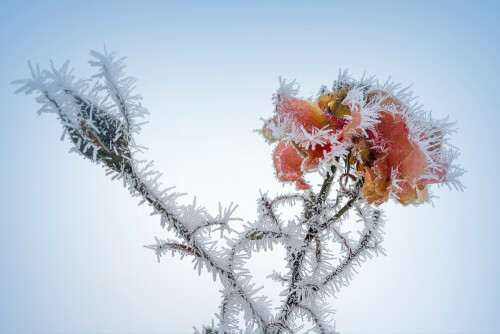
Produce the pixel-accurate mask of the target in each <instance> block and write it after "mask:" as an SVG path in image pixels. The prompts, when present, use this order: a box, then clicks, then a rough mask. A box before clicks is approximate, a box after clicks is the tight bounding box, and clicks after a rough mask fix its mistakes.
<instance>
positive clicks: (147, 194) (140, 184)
mask: <svg viewBox="0 0 500 334" xmlns="http://www.w3.org/2000/svg"><path fill="white" fill-rule="evenodd" d="M129 177H130V178H131V180H132V181H133V182H132V185H133V187H134V189H135V190H136V191H137V192H139V193H140V194H141V195H142V196H143V197H144V199H145V200H146V201H148V202H149V203H150V204H151V205H152V206H153V208H155V209H156V210H157V211H158V212H160V213H161V214H162V215H164V216H165V217H166V218H167V219H168V221H170V222H171V223H172V226H173V227H174V229H175V231H176V232H177V234H178V235H179V236H181V237H182V238H184V239H185V240H186V241H187V243H188V244H190V245H191V247H192V248H193V250H194V251H195V252H197V253H198V254H199V257H200V258H203V259H205V260H206V261H207V262H208V264H209V265H210V266H211V267H213V268H215V269H216V270H217V271H218V272H219V273H220V274H221V275H223V276H225V277H226V278H227V279H228V281H229V282H230V284H231V286H232V289H233V290H234V291H235V292H236V293H238V294H239V295H240V296H241V298H242V299H243V300H244V301H245V302H246V303H247V304H248V307H249V308H250V310H251V311H252V314H253V315H254V317H255V319H256V320H257V321H258V323H259V325H260V327H261V328H265V326H266V325H267V322H266V320H265V319H264V317H263V316H262V315H261V314H259V312H258V311H257V310H256V308H255V306H254V305H253V302H252V300H251V299H250V297H249V296H247V295H246V293H245V291H244V290H243V289H242V288H241V287H240V286H239V284H238V282H237V281H236V278H235V276H234V274H233V273H232V272H231V271H228V270H226V269H224V268H222V267H221V266H220V265H219V264H218V263H217V262H215V261H214V260H213V259H212V257H211V256H210V255H209V254H208V253H207V252H206V251H205V250H204V249H203V248H201V247H200V246H199V245H198V243H197V241H196V239H195V238H194V237H193V235H192V233H190V232H189V230H188V229H187V228H186V227H185V226H184V224H183V223H182V222H181V221H180V220H179V219H178V218H177V217H175V215H174V214H173V213H171V212H170V211H169V210H168V209H167V208H166V207H164V206H163V204H162V203H161V200H160V199H158V198H156V196H154V194H152V193H151V191H150V190H149V188H148V187H147V185H146V184H145V182H144V181H143V180H142V179H141V178H140V177H139V176H138V175H137V173H136V172H135V170H134V169H133V168H131V170H130V173H129Z"/></svg>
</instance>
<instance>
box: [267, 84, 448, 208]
mask: <svg viewBox="0 0 500 334" xmlns="http://www.w3.org/2000/svg"><path fill="white" fill-rule="evenodd" d="M275 102H276V103H275V104H276V109H275V112H276V115H275V116H274V117H273V118H271V119H269V120H267V121H265V124H264V127H263V129H262V134H263V136H264V137H265V138H266V139H267V140H268V141H269V142H271V143H273V142H279V143H278V146H277V147H276V149H275V151H274V155H273V160H274V165H275V168H276V172H277V176H278V179H279V180H280V181H282V182H295V183H296V186H297V188H298V189H309V188H310V186H309V185H308V184H307V183H306V181H305V180H304V178H303V176H304V174H305V173H309V172H312V171H315V170H317V169H318V166H319V165H320V164H322V163H327V164H328V163H331V162H332V155H331V154H330V153H331V152H332V151H333V150H335V149H337V148H338V147H339V146H341V145H343V146H345V147H347V148H348V156H349V162H350V163H351V165H352V166H353V167H354V170H355V173H356V174H357V176H358V177H362V178H364V183H363V187H362V189H361V194H362V197H363V199H364V200H365V201H367V202H368V203H370V204H371V203H374V204H376V205H380V204H382V203H384V202H386V201H387V200H388V199H389V198H390V197H394V198H395V199H397V200H398V201H399V202H400V203H402V204H404V205H407V204H420V203H423V202H424V201H426V200H427V199H428V198H429V196H428V189H427V185H429V184H431V183H440V182H446V181H447V179H446V174H447V171H448V169H449V163H448V162H447V161H446V159H444V158H445V154H443V152H442V150H443V148H442V147H443V131H442V130H441V129H440V127H439V126H437V125H435V124H433V122H432V120H431V121H429V120H428V119H426V118H425V117H422V115H420V114H419V113H418V112H415V111H414V110H413V109H412V108H410V107H409V106H408V104H407V103H405V102H404V101H402V99H400V98H398V97H397V96H396V95H395V94H394V93H391V92H387V91H384V90H383V89H379V88H378V87H376V86H375V87H374V88H372V87H371V86H369V85H363V84H355V83H352V82H347V83H346V82H337V83H336V84H335V86H334V89H333V90H332V92H327V93H323V94H320V95H319V97H318V98H317V99H316V101H307V100H304V99H300V98H297V97H295V96H294V95H293V94H290V93H289V92H287V91H286V90H284V89H280V91H279V92H278V93H277V94H276V97H275Z"/></svg>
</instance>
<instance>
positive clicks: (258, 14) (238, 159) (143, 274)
mask: <svg viewBox="0 0 500 334" xmlns="http://www.w3.org/2000/svg"><path fill="white" fill-rule="evenodd" d="M499 10H500V3H499V2H495V1H491V2H488V1H469V2H464V1H414V2H409V1H408V2H399V1H385V2H381V1H352V2H346V1H323V2H322V1H307V2H306V1H304V2H296V1H281V2H280V1H252V2H210V3H209V2H196V1H157V2H154V1H149V2H139V1H135V2H134V1H121V2H118V1H43V2H41V1H40V2H37V1H2V2H1V3H0V46H1V49H2V52H1V53H0V100H1V101H2V110H1V111H0V113H1V114H0V115H1V118H0V119H1V121H0V176H1V188H0V333H13V332H19V333H21V332H22V333H56V332H57V333H63V332H64V333H160V332H161V333H179V334H183V333H190V332H192V326H196V327H198V328H200V327H201V326H202V325H203V324H207V323H209V322H210V321H211V319H212V318H213V314H214V313H215V312H216V311H217V307H218V304H219V302H220V296H219V289H220V288H221V287H220V285H219V283H218V282H216V283H214V282H213V281H212V279H211V277H210V276H209V275H206V274H205V275H202V276H201V277H198V275H197V273H196V272H195V271H193V270H192V263H191V262H190V261H186V259H183V260H180V259H179V258H178V257H177V258H170V257H167V258H166V259H165V260H164V261H162V262H161V263H160V264H158V263H157V261H156V257H155V256H154V254H153V253H152V252H151V251H150V250H147V249H145V248H143V247H142V246H143V245H147V244H151V243H154V236H159V237H162V236H163V235H164V234H165V231H163V230H162V229H161V227H160V224H159V219H158V218H157V217H155V216H152V217H151V216H149V213H150V211H149V208H147V207H146V206H138V205H137V204H138V200H137V199H134V198H131V197H130V195H129V194H128V192H127V191H126V190H125V189H124V188H123V186H122V185H121V184H120V183H119V182H113V181H111V180H110V179H109V178H108V177H107V176H105V173H104V170H102V168H100V167H98V166H96V165H92V164H90V163H89V162H88V161H85V160H83V159H81V158H80V157H79V156H77V155H76V154H68V151H69V149H70V147H71V146H70V144H69V142H67V141H64V142H61V141H60V140H59V139H60V137H61V134H62V128H61V126H60V124H59V123H58V122H57V120H56V119H55V117H54V115H42V116H40V117H39V116H37V114H36V110H37V109H38V106H37V105H36V103H35V101H34V98H33V96H24V95H15V94H14V90H15V89H16V87H15V86H12V85H11V84H10V83H11V82H12V81H13V80H16V79H22V78H25V77H28V76H29V70H28V67H27V61H28V60H31V61H32V62H34V63H40V66H42V67H44V68H45V67H48V66H49V61H50V60H53V61H54V63H55V64H56V65H57V64H58V65H62V63H63V62H64V61H65V60H66V59H69V60H70V61H71V64H72V66H74V68H75V72H74V73H75V75H76V76H78V77H80V76H81V77H90V76H91V75H92V74H93V72H92V68H91V67H90V65H89V64H88V63H87V61H88V60H89V59H90V56H89V51H90V50H93V49H95V50H98V51H101V50H102V49H103V45H104V44H106V46H107V48H108V49H109V50H114V51H117V52H118V54H119V55H121V56H126V57H127V60H126V63H127V69H126V71H127V73H128V74H130V75H133V76H135V77H136V78H137V79H138V83H137V92H138V93H141V94H142V95H143V97H144V105H145V106H146V107H148V108H149V110H150V112H151V115H150V117H149V123H148V124H147V125H145V126H144V127H143V130H142V133H141V134H140V135H139V136H138V138H137V142H139V143H141V144H143V145H145V146H147V147H148V148H149V150H148V151H147V152H146V153H145V154H144V157H145V158H147V159H152V160H155V162H156V168H157V169H158V170H160V171H162V172H163V173H164V177H163V180H164V183H165V185H174V186H176V187H177V189H178V190H179V191H181V192H186V193H187V194H188V195H187V196H186V201H191V200H192V198H193V196H196V198H197V202H198V203H200V204H202V205H204V206H206V207H207V208H208V209H209V211H211V212H216V209H217V205H218V203H219V202H222V203H223V204H229V203H231V202H235V203H237V204H238V205H239V208H238V210H237V215H238V216H240V217H242V218H243V219H244V220H245V221H252V220H253V219H255V218H256V202H255V201H256V198H257V196H258V194H259V189H262V190H269V192H270V193H271V194H276V193H280V192H288V191H291V190H293V187H292V186H285V187H283V186H282V185H281V184H279V183H278V181H277V180H276V179H275V178H274V174H273V166H272V163H271V153H272V149H273V147H271V146H269V145H267V144H266V143H265V142H264V141H263V140H262V138H261V137H259V136H258V134H256V133H255V132H253V130H254V129H258V128H260V127H261V125H262V123H261V120H260V118H261V117H269V116H270V115H271V113H272V109H273V106H272V102H271V96H272V94H273V92H274V91H275V90H276V89H277V88H278V84H279V82H278V78H279V77H280V76H282V77H284V78H287V79H289V80H293V79H297V81H298V82H299V83H300V84H301V94H302V95H304V96H310V95H315V94H316V92H317V90H318V89H319V87H320V86H321V85H327V86H330V85H331V83H332V81H333V80H334V79H335V78H336V77H337V73H338V71H339V69H340V68H342V69H346V68H348V69H349V70H350V72H352V73H353V75H354V76H355V77H357V78H359V77H361V76H362V74H363V73H364V72H365V71H366V73H367V74H369V75H376V76H377V77H378V78H379V79H380V80H381V81H385V80H386V79H387V78H388V77H390V76H391V77H392V80H394V81H396V82H401V83H403V84H404V85H409V84H413V86H412V90H413V91H414V92H415V94H416V95H418V96H419V101H420V102H421V103H423V104H424V105H425V107H426V108H427V109H429V110H432V113H433V115H434V116H435V117H437V118H443V117H446V116H449V117H450V120H452V121H456V127H457V132H456V133H455V134H454V136H453V137H452V140H451V143H452V144H453V145H455V146H456V147H457V148H459V149H460V151H461V157H460V158H459V162H460V163H461V165H462V166H463V167H464V168H465V169H466V170H467V173H466V175H465V176H464V177H463V179H462V182H463V183H464V184H465V186H466V187H467V189H466V190H465V191H464V192H458V191H453V190H450V189H448V188H446V187H442V188H435V189H434V194H435V195H437V196H439V198H437V199H435V200H434V206H432V205H422V206H419V207H403V206H401V205H398V204H395V203H387V204H386V205H384V210H385V212H386V216H387V223H386V228H385V233H386V235H385V241H384V246H385V248H386V251H387V256H385V257H384V256H382V257H378V258H374V259H372V260H370V261H368V262H367V263H365V264H363V266H362V267H361V268H360V269H359V274H358V275H356V277H355V278H354V280H353V282H352V283H351V285H350V286H349V287H347V288H344V289H343V290H342V291H340V292H339V293H338V294H337V296H336V298H335V299H332V300H331V304H332V307H333V308H335V309H336V316H335V319H336V326H337V330H339V331H341V332H344V333H497V332H500V322H498V310H499V309H500V286H499V283H498V282H500V269H499V268H498V265H497V263H498V258H499V256H500V244H499V242H498V236H499V235H500V227H499V219H498V218H497V210H498V197H496V196H498V189H499V187H500V184H499V181H498V179H497V178H496V173H497V170H498V167H497V164H498V163H499V162H500V159H499V153H500V152H499V149H498V147H497V146H496V145H497V143H498V142H499V140H500V137H499V131H498V127H499V124H500V116H499V115H500V112H499V108H498V105H499V103H498V92H499V89H500V87H499V84H498V77H499V76H500V66H499V65H498V54H499V48H500V43H499V42H500V38H499V37H500V26H499V24H498V18H497V16H498V13H499ZM483 164H485V165H484V166H483ZM278 253H279V252H278ZM260 256H261V257H262V254H260ZM265 256H266V259H267V260H268V261H267V262H266V264H265V265H264V266H263V267H258V268H257V269H256V274H260V273H261V271H263V270H265V269H269V268H272V267H273V265H274V264H275V263H274V261H279V260H280V257H279V254H270V255H265ZM257 257H258V256H257ZM266 266H267V267H266ZM276 266H278V263H276ZM274 292H275V291H274ZM269 293H270V294H272V293H273V291H270V292H269Z"/></svg>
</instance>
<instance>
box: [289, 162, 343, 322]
mask: <svg viewBox="0 0 500 334" xmlns="http://www.w3.org/2000/svg"><path fill="white" fill-rule="evenodd" d="M331 171H332V172H331V173H328V174H327V175H326V178H325V180H324V181H323V184H322V186H321V190H320V192H319V194H318V196H317V197H316V198H315V197H314V194H312V196H311V198H312V199H313V201H314V204H309V205H307V206H306V210H305V216H306V218H307V219H310V218H312V217H313V216H314V214H316V213H317V212H318V205H321V204H323V203H324V202H325V200H326V198H327V197H328V195H329V193H330V189H331V187H332V183H333V178H334V176H335V172H336V171H337V168H336V167H335V166H332V169H331ZM309 203H310V202H309ZM306 204H307V202H306ZM317 233H318V229H317V228H316V227H315V226H310V227H309V230H308V231H307V234H306V236H305V238H304V244H305V245H304V246H303V248H302V250H301V251H300V252H299V253H298V254H297V256H296V257H295V259H292V260H293V268H292V279H291V282H290V287H289V288H288V297H287V299H286V301H285V305H284V307H283V308H282V309H281V314H280V317H279V321H280V322H282V323H285V322H286V321H287V319H288V317H289V316H290V313H291V311H292V309H293V308H294V307H295V306H296V305H297V304H298V294H297V283H298V282H299V281H300V280H301V275H300V270H301V269H302V264H303V261H304V257H305V255H306V248H307V247H308V246H309V244H310V243H311V241H312V240H313V239H314V237H315V236H316V234H317ZM292 256H293V255H292Z"/></svg>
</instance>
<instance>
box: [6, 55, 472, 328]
mask: <svg viewBox="0 0 500 334" xmlns="http://www.w3.org/2000/svg"><path fill="white" fill-rule="evenodd" d="M91 55H92V57H93V60H91V61H90V64H91V65H92V66H93V67H95V68H96V70H97V71H96V74H95V75H94V76H93V77H92V78H91V79H88V80H83V79H80V80H75V78H74V76H73V74H72V72H71V71H70V70H69V69H68V63H65V64H64V65H63V66H62V67H61V68H56V67H54V66H53V65H51V68H50V69H49V70H40V69H39V67H38V66H36V68H33V67H32V66H31V64H30V69H31V76H32V77H31V78H30V79H25V80H19V81H16V82H15V83H16V84H21V85H22V86H21V87H20V88H19V89H18V90H17V91H16V92H17V93H19V92H24V93H26V94H31V93H36V94H37V97H36V101H37V102H39V103H40V104H41V105H42V107H41V108H40V110H39V113H42V112H50V113H55V114H56V115H57V117H58V118H59V120H60V121H61V123H62V125H63V128H64V135H63V137H64V136H66V137H68V138H69V140H70V141H71V142H72V143H73V145H74V146H73V149H72V150H73V151H74V152H76V153H78V154H80V155H82V156H83V157H85V158H87V159H89V160H90V161H91V162H94V163H96V164H99V165H101V166H103V167H104V168H105V170H106V172H107V174H109V175H111V177H112V179H119V180H122V182H123V184H124V186H125V187H126V188H128V190H129V191H130V193H131V194H132V196H135V197H139V198H140V201H141V203H147V204H148V205H149V206H151V209H152V211H153V213H154V214H158V215H159V216H160V218H161V225H162V226H163V227H166V228H167V230H168V231H173V233H170V234H172V235H173V237H171V238H165V239H160V238H156V239H155V240H156V241H155V243H154V244H152V245H149V246H146V247H147V248H150V249H151V250H153V251H154V253H155V254H156V256H157V257H158V260H160V258H161V257H162V256H165V255H166V254H168V253H172V254H174V253H180V254H181V256H189V257H192V258H193V260H194V262H195V269H197V270H198V272H199V273H201V272H202V270H207V271H208V272H209V273H212V275H213V278H214V279H217V278H218V279H219V281H220V283H221V284H222V287H223V288H222V290H221V291H222V301H221V304H220V309H219V311H218V313H217V314H216V319H215V321H213V322H212V324H211V325H208V326H203V327H202V329H201V332H203V333H219V334H222V333H234V332H239V331H245V332H246V333H268V334H271V333H297V332H299V331H307V332H309V331H314V332H318V333H335V328H334V327H333V325H332V313H333V312H332V310H331V309H330V306H329V305H328V303H327V302H326V298H327V297H328V296H331V295H334V294H335V293H336V292H337V291H338V289H340V288H341V287H344V286H346V285H348V284H349V282H350V280H351V279H352V276H353V273H354V272H355V267H356V266H359V265H360V264H361V263H362V262H363V261H365V260H366V259H368V258H371V257H372V256H374V255H377V254H379V253H383V248H382V247H381V242H382V240H383V238H382V227H383V225H384V221H383V213H382V210H381V209H380V208H379V207H380V205H381V204H382V203H385V202H387V201H388V200H389V199H390V198H392V199H394V200H395V201H398V202H400V203H402V204H403V205H409V204H413V205H418V204H421V203H424V202H429V201H430V198H431V196H430V190H429V186H430V185H431V184H438V185H443V184H446V185H448V186H452V187H455V188H457V189H459V190H461V189H462V188H463V187H462V185H461V183H460V181H459V178H460V176H461V175H462V174H463V170H462V169H461V168H460V167H459V166H458V165H456V164H455V163H454V161H455V159H456V158H457V156H458V152H457V151H456V150H455V149H454V148H453V147H452V146H450V145H449V143H448V137H449V134H450V133H451V132H453V124H450V123H448V122H447V120H446V119H445V120H435V119H433V118H432V117H431V115H430V114H429V113H428V112H426V111H424V110H423V109H422V107H421V105H419V104H418V103H417V102H416V101H415V99H414V98H413V97H412V93H411V92H410V91H409V89H408V88H404V89H401V87H400V85H396V84H393V83H389V82H387V83H385V84H381V83H379V82H378V81H377V80H376V79H375V78H374V77H370V78H364V77H363V78H362V79H361V80H355V79H353V78H352V77H351V76H350V75H348V74H347V72H340V73H339V76H338V78H337V80H335V81H334V83H333V86H332V88H331V90H328V89H327V88H326V87H324V86H323V87H322V88H321V90H320V92H319V93H318V96H317V97H316V98H315V99H312V98H311V99H303V98H300V97H298V85H297V84H296V83H295V82H294V81H292V82H290V83H287V82H286V81H284V80H281V79H280V87H279V89H278V91H277V92H276V94H274V96H273V101H274V105H275V110H274V116H273V117H271V118H269V119H267V120H264V125H263V128H262V130H261V131H260V133H261V134H262V136H263V137H264V138H265V139H266V140H267V141H269V142H270V143H277V147H276V149H275V151H274V156H273V160H274V166H275V169H276V174H277V177H278V179H279V180H280V181H282V182H294V183H295V184H296V187H297V189H298V190H297V192H296V193H290V194H284V195H279V196H277V197H274V198H272V197H269V196H268V195H267V194H266V193H261V196H260V197H259V198H258V200H257V202H258V207H257V210H258V219H257V221H255V222H248V223H246V224H242V223H240V222H238V221H239V220H240V219H237V218H234V217H233V214H234V211H235V210H236V206H233V205H231V206H229V207H227V208H222V207H220V208H219V212H217V213H216V214H209V213H208V212H207V210H206V209H205V208H203V207H200V206H198V205H197V204H196V202H194V203H193V204H192V205H188V206H186V205H181V204H179V203H178V201H177V199H178V197H179V196H180V194H178V193H176V192H174V191H173V190H172V188H164V187H162V186H161V183H160V177H161V174H160V173H158V172H157V171H155V170H153V167H152V162H147V161H143V160H139V159H138V158H137V155H138V153H139V152H141V151H142V148H143V147H141V146H140V145H139V144H138V143H136V142H135V139H134V136H135V135H136V134H137V133H138V132H139V131H140V130H141V125H142V124H143V119H144V117H145V116H146V115H147V114H148V111H147V109H146V108H144V107H143V106H142V104H141V96H140V95H136V94H135V93H134V92H133V89H134V84H135V79H134V78H132V77H128V76H125V74H124V72H123V69H124V67H125V65H124V63H123V58H122V59H117V58H116V54H115V53H108V52H107V51H106V50H105V51H104V53H103V54H101V53H98V52H95V51H92V52H91ZM313 172H314V173H318V174H319V175H320V176H321V177H322V184H321V186H320V188H319V189H317V190H316V191H314V190H313V189H312V187H311V184H310V182H309V183H308V181H306V179H305V176H306V174H307V173H313ZM332 194H333V195H332ZM287 205H288V206H298V207H300V208H301V212H302V213H301V214H300V215H299V216H298V217H296V219H294V220H291V221H286V222H285V221H284V219H283V218H282V214H281V213H280V212H279V209H281V210H284V208H285V209H286V206H287ZM348 214H349V215H350V216H351V219H349V217H348ZM352 218H354V219H352ZM215 230H217V231H219V232H220V234H219V233H209V232H213V231H215ZM349 232H353V233H349ZM275 244H279V245H281V246H282V247H284V249H285V250H286V258H285V261H286V271H285V272H276V271H274V272H273V273H271V274H270V275H269V276H268V277H269V278H270V279H272V280H274V281H277V282H280V283H281V284H282V286H283V291H282V293H281V296H282V300H281V304H282V305H281V307H279V308H278V309H277V310H272V309H271V301H270V300H269V299H267V298H266V297H264V296H262V295H260V294H259V289H260V288H258V287H256V286H255V284H254V283H253V282H252V277H251V275H250V273H249V270H248V268H247V260H248V259H249V258H250V256H251V254H252V252H256V251H266V250H268V249H270V248H272V246H273V245H275ZM240 318H243V319H244V321H243V322H241V321H240ZM240 322H241V323H240ZM195 331H196V332H199V331H198V330H196V329H195Z"/></svg>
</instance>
